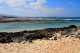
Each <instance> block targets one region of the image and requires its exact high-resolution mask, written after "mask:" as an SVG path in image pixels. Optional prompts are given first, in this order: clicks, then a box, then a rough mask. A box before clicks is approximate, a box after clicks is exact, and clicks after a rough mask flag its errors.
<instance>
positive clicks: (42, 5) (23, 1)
mask: <svg viewBox="0 0 80 53" xmlns="http://www.w3.org/2000/svg"><path fill="white" fill-rule="evenodd" d="M47 3H48V0H0V6H1V7H0V14H1V13H2V14H10V15H17V16H30V17H37V16H38V17H41V16H43V17H46V16H57V15H58V14H60V13H61V12H63V11H64V9H63V8H49V7H46V5H47Z"/></svg>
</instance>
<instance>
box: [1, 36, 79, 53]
mask: <svg viewBox="0 0 80 53" xmlns="http://www.w3.org/2000/svg"><path fill="white" fill-rule="evenodd" d="M0 53H80V40H79V39H75V38H63V39H61V40H56V41H53V40H41V41H40V40H36V41H34V42H33V43H24V44H23V43H9V44H8V43H7V44H0Z"/></svg>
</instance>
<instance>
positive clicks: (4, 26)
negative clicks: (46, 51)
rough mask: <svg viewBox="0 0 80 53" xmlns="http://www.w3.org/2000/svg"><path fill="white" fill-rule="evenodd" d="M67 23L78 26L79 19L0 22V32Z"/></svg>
mask: <svg viewBox="0 0 80 53" xmlns="http://www.w3.org/2000/svg"><path fill="white" fill-rule="evenodd" d="M69 25H77V26H80V20H46V21H44V20H42V21H26V22H8V23H0V32H5V31H10V32H11V31H19V30H38V29H44V28H61V27H67V26H69Z"/></svg>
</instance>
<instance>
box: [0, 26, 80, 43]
mask: <svg viewBox="0 0 80 53" xmlns="http://www.w3.org/2000/svg"><path fill="white" fill-rule="evenodd" d="M66 37H75V38H79V39H80V29H79V27H78V26H75V25H70V26H68V27H64V28H47V29H42V30H33V31H27V30H24V31H19V32H0V43H11V42H17V43H21V42H27V41H28V42H33V40H38V39H39V40H42V39H44V40H57V39H61V38H66Z"/></svg>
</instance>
